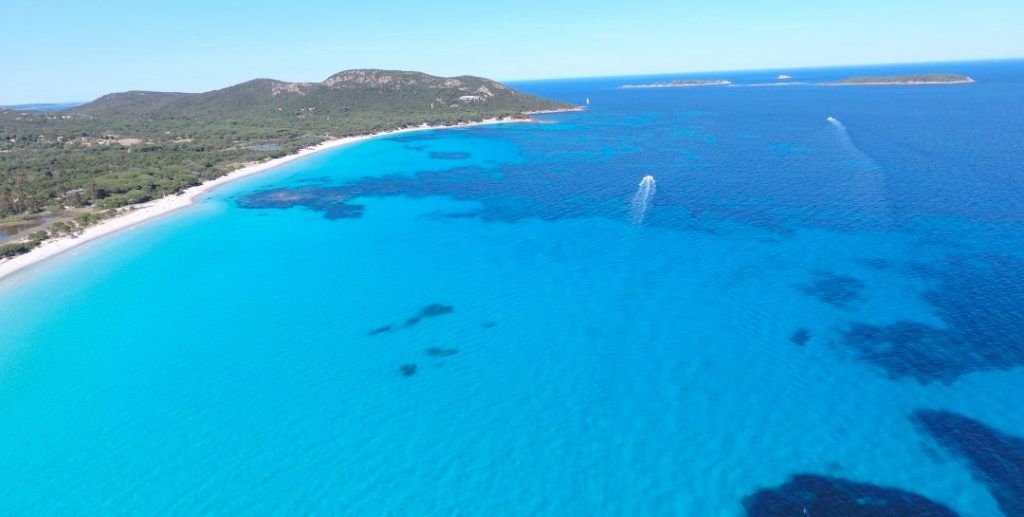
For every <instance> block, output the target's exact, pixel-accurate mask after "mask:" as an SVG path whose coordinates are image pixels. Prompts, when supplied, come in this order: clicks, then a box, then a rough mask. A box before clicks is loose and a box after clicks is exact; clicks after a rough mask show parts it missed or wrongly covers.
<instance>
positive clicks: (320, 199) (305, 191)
mask: <svg viewBox="0 0 1024 517" xmlns="http://www.w3.org/2000/svg"><path fill="white" fill-rule="evenodd" d="M352 197H353V196H351V195H349V194H347V193H345V192H341V191H338V190H337V189H333V188H331V187H321V186H308V187H297V188H277V189H270V190H260V191H257V192H253V193H250V194H246V195H244V196H241V197H239V198H238V199H237V200H236V201H235V203H236V204H238V206H240V207H242V208H250V209H263V208H278V209H281V208H292V207H296V206H301V207H305V208H308V209H309V210H314V211H317V212H323V214H324V217H326V218H327V219H331V220H334V219H358V218H360V217H362V216H363V208H364V207H363V205H355V204H350V203H348V200H349V199H351V198H352Z"/></svg>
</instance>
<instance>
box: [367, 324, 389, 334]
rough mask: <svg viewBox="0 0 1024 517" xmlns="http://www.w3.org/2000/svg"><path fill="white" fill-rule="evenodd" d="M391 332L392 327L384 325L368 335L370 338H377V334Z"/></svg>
mask: <svg viewBox="0 0 1024 517" xmlns="http://www.w3.org/2000/svg"><path fill="white" fill-rule="evenodd" d="M391 330H392V329H391V325H384V326H383V327H377V328H375V329H373V330H371V331H369V332H367V334H368V335H370V336H376V335H377V334H383V333H385V332H391Z"/></svg>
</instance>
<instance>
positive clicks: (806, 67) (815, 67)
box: [0, 56, 1024, 108]
mask: <svg viewBox="0 0 1024 517" xmlns="http://www.w3.org/2000/svg"><path fill="white" fill-rule="evenodd" d="M992 61H1024V56H1014V57H994V58H971V59H954V60H942V61H899V62H884V63H849V64H833V65H800V66H792V67H785V66H778V67H758V68H733V69H718V70H692V71H676V72H642V73H629V74H621V75H583V76H563V77H537V78H529V79H491V80H493V81H497V82H499V83H530V82H544V81H569V80H573V79H611V78H616V77H654V76H668V75H694V74H722V73H749V72H762V71H764V72H767V71H772V72H786V71H796V70H819V69H827V68H852V67H868V66H900V65H915V66H916V65H928V64H937V65H939V64H956V63H985V62H992ZM347 70H358V69H347ZM378 70H385V69H378ZM342 71H344V70H342ZM396 71H416V72H419V71H418V70H396ZM420 73H426V74H428V75H433V74H429V72H420ZM460 75H471V74H460ZM436 77H446V76H436ZM452 77H457V76H452ZM478 77H482V76H478ZM484 78H485V79H490V78H487V77H484ZM251 80H253V79H247V80H246V81H242V83H244V82H247V81H251ZM275 80H281V79H275ZM285 82H297V81H285ZM242 83H235V84H231V85H227V86H224V87H222V88H217V89H215V90H207V91H217V90H220V89H223V88H230V87H231V86H235V85H236V84H242ZM129 91H134V90H130V89H129V90H122V91H116V92H108V93H105V94H101V95H100V96H98V97H96V98H94V99H89V100H76V101H69V100H64V101H54V100H51V101H40V102H20V103H17V104H0V108H18V107H22V106H33V105H48V104H77V105H82V104H87V103H89V102H92V101H95V100H96V99H99V98H100V97H103V96H104V95H110V94H112V93H124V92H129ZM154 91H156V90H154ZM160 93H166V92H163V91H160ZM177 93H191V94H199V93H207V92H206V91H204V92H177Z"/></svg>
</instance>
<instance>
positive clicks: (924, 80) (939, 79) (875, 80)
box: [824, 74, 974, 86]
mask: <svg viewBox="0 0 1024 517" xmlns="http://www.w3.org/2000/svg"><path fill="white" fill-rule="evenodd" d="M973 82H974V79H971V78H970V77H968V76H966V75H960V74H912V75H890V76H876V77H872V76H863V77H850V78H847V79H842V80H839V81H833V82H830V83H824V84H826V85H836V86H838V85H887V84H964V83H973Z"/></svg>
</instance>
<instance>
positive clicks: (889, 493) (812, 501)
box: [743, 474, 957, 517]
mask: <svg viewBox="0 0 1024 517" xmlns="http://www.w3.org/2000/svg"><path fill="white" fill-rule="evenodd" d="M743 508H744V509H745V510H746V512H747V515H749V516H751V517H802V516H819V515H835V516H843V517H952V516H956V515H957V514H956V512H954V511H953V510H951V509H949V508H948V507H946V506H944V505H942V504H939V503H936V502H935V501H932V500H930V499H928V498H926V497H923V496H920V495H918V494H915V493H912V492H906V491H904V490H900V489H897V488H888V487H881V486H877V485H872V484H869V483H857V482H854V481H849V480H846V479H842V478H836V477H829V476H818V475H814V474H797V475H795V476H793V477H792V478H791V479H790V480H789V481H787V482H786V483H785V484H783V485H780V486H778V487H775V488H765V489H762V490H758V491H757V492H754V493H753V494H751V495H749V496H747V497H745V498H744V499H743Z"/></svg>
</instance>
